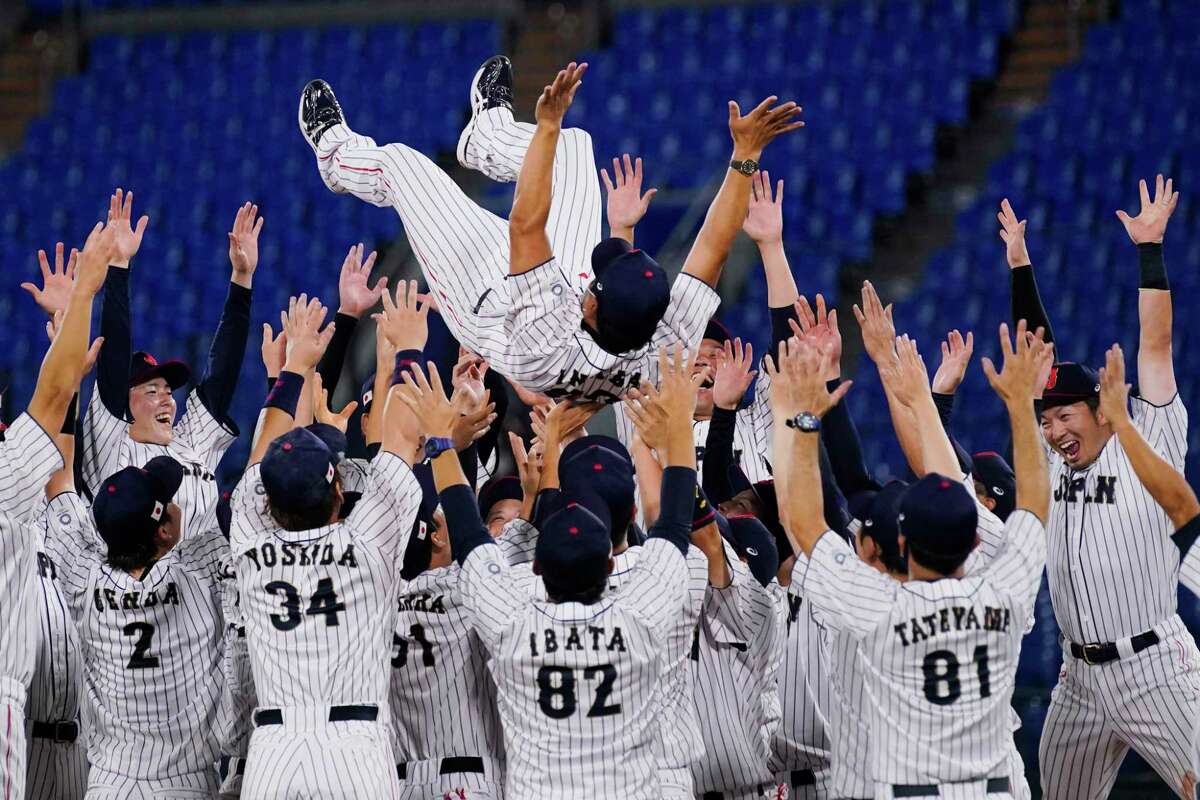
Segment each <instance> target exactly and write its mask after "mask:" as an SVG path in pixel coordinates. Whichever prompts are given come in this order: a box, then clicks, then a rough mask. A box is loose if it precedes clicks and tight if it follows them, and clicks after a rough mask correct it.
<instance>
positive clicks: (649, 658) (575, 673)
mask: <svg viewBox="0 0 1200 800" xmlns="http://www.w3.org/2000/svg"><path fill="white" fill-rule="evenodd" d="M687 575H688V570H687V565H686V562H685V560H684V558H683V555H682V554H681V553H680V551H679V549H678V548H677V547H675V545H673V544H671V543H670V542H669V541H667V540H664V539H658V538H654V539H651V540H650V541H649V542H648V543H647V544H646V545H645V547H643V548H642V552H641V554H640V556H639V558H638V563H637V566H636V568H635V569H634V570H633V574H631V575H630V576H629V577H628V579H627V580H626V581H625V582H624V584H623V585H622V589H621V591H619V592H616V593H606V594H605V595H604V596H603V597H602V598H601V599H600V600H599V601H597V602H596V603H594V604H591V605H582V604H580V603H549V602H545V601H542V600H538V599H536V586H535V584H536V582H535V580H534V578H533V575H532V573H530V572H527V571H525V570H523V569H521V568H512V567H509V566H508V564H507V562H506V561H505V560H504V555H503V553H502V552H501V550H500V548H499V547H493V546H491V545H489V544H484V545H481V546H479V547H476V548H475V549H474V550H472V551H471V553H470V555H469V556H468V557H467V560H466V563H465V564H464V565H463V570H462V575H461V578H460V583H459V586H460V589H461V591H462V593H463V598H464V604H465V605H466V607H467V608H468V609H469V611H470V613H471V618H472V624H473V625H474V626H475V629H476V630H477V631H478V632H479V635H480V637H481V638H482V639H483V642H484V645H485V646H486V647H487V648H488V650H489V652H490V653H491V655H492V661H491V670H492V675H493V676H494V678H495V680H496V688H497V698H498V701H499V707H500V717H501V719H502V720H503V723H504V742H505V755H506V758H507V762H506V775H507V779H506V782H505V794H506V796H508V797H513V798H526V797H555V798H563V799H564V800H576V799H577V798H593V797H602V798H610V797H611V798H656V797H658V796H659V779H658V771H657V765H656V761H655V754H654V752H653V746H652V744H653V742H654V740H655V738H656V737H657V736H658V735H659V725H660V710H659V709H660V705H661V698H660V690H661V675H662V670H663V666H664V663H665V659H666V657H667V656H666V652H665V644H666V638H667V637H668V636H669V634H670V631H671V627H672V625H674V624H675V622H676V620H677V619H678V617H679V614H680V609H681V608H682V607H683V603H684V597H685V594H686V591H687V585H686V584H687Z"/></svg>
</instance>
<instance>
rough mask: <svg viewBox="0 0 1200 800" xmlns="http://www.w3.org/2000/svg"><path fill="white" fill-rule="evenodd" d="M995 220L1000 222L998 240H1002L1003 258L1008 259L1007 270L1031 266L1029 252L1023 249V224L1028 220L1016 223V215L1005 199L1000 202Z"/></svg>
mask: <svg viewBox="0 0 1200 800" xmlns="http://www.w3.org/2000/svg"><path fill="white" fill-rule="evenodd" d="M996 219H998V220H1000V238H1001V239H1003V240H1004V256H1005V258H1007V259H1008V266H1009V269H1016V268H1017V267H1024V266H1027V265H1028V264H1031V263H1032V262H1031V261H1030V260H1029V251H1028V250H1027V249H1026V248H1025V223H1027V222H1029V220H1027V219H1023V220H1021V221H1020V222H1018V221H1017V214H1016V212H1015V211H1013V207H1012V204H1011V203H1009V202H1008V198H1007V197H1006V198H1004V199H1003V200H1001V201H1000V213H998V214H997V215H996Z"/></svg>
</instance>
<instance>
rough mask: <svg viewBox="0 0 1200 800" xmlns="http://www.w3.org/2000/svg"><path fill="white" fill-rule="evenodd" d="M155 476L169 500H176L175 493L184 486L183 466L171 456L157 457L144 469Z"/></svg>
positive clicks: (147, 463)
mask: <svg viewBox="0 0 1200 800" xmlns="http://www.w3.org/2000/svg"><path fill="white" fill-rule="evenodd" d="M143 469H145V470H146V472H148V473H150V474H151V475H152V476H154V479H155V480H157V481H158V482H159V483H160V484H161V485H162V488H163V490H164V491H165V492H166V494H167V499H168V500H174V499H175V493H176V492H178V491H179V487H180V486H181V485H183V465H182V464H180V463H179V462H178V461H176V460H175V459H173V458H171V457H170V456H155V457H154V458H152V459H150V460H149V461H148V462H146V466H145V467H143Z"/></svg>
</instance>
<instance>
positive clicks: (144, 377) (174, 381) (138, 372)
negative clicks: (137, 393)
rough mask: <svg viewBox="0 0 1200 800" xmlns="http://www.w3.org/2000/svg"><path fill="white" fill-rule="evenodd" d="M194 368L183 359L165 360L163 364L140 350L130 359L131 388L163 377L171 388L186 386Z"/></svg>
mask: <svg viewBox="0 0 1200 800" xmlns="http://www.w3.org/2000/svg"><path fill="white" fill-rule="evenodd" d="M191 377H192V368H191V367H189V366H188V365H187V364H185V363H184V362H182V361H164V362H162V363H161V364H160V363H159V362H158V359H156V358H155V357H154V356H152V355H150V354H149V353H147V352H145V351H143V350H139V351H137V352H136V353H134V354H133V357H132V358H131V359H130V361H129V388H130V389H132V388H133V387H134V386H141V385H142V384H143V383H147V382H149V381H152V380H154V379H155V378H162V379H163V380H165V381H166V382H167V385H168V386H170V387H171V390H172V391H174V390H175V389H178V388H180V387H181V386H186V385H187V382H188V381H189V380H191Z"/></svg>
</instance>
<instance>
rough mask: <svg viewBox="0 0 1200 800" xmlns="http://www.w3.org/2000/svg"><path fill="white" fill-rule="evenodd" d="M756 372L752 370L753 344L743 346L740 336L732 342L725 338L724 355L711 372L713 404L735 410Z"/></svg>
mask: <svg viewBox="0 0 1200 800" xmlns="http://www.w3.org/2000/svg"><path fill="white" fill-rule="evenodd" d="M756 374H758V373H757V372H755V370H754V345H752V344H750V343H747V344H746V345H745V346H743V345H742V340H741V339H740V338H737V339H734V340H733V342H730V341H729V340H728V339H727V340H725V357H724V358H723V359H722V360H721V364H720V366H719V367H717V371H716V372H715V373H714V374H713V385H712V398H713V404H714V405H716V406H719V407H720V408H724V409H727V410H730V411H736V410H737V407H738V406H739V405H741V402H742V397H744V396H745V394H746V390H747V389H749V388H750V384H751V382H753V381H754V376H755V375H756Z"/></svg>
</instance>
